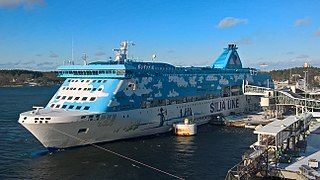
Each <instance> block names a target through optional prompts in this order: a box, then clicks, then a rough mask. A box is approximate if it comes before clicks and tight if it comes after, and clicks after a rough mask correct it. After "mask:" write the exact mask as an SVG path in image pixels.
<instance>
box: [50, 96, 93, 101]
mask: <svg viewBox="0 0 320 180" xmlns="http://www.w3.org/2000/svg"><path fill="white" fill-rule="evenodd" d="M60 98H61V100H65V99H66V98H67V96H62V97H61V96H57V97H56V99H60ZM72 98H73V96H69V97H68V99H67V100H72ZM79 99H80V97H75V98H74V99H73V100H75V101H77V100H79ZM87 99H88V97H82V99H81V101H86V100H87ZM94 100H96V97H91V98H90V99H89V101H94Z"/></svg>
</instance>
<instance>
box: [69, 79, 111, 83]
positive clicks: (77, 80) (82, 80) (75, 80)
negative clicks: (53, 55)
mask: <svg viewBox="0 0 320 180" xmlns="http://www.w3.org/2000/svg"><path fill="white" fill-rule="evenodd" d="M91 81H92V82H93V83H95V82H97V83H101V82H102V83H105V82H107V80H100V79H99V80H91ZM68 82H87V83H88V82H90V80H89V79H87V80H84V79H81V80H80V79H69V80H68Z"/></svg>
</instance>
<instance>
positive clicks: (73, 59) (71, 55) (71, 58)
mask: <svg viewBox="0 0 320 180" xmlns="http://www.w3.org/2000/svg"><path fill="white" fill-rule="evenodd" d="M71 60H72V62H74V59H73V36H72V40H71Z"/></svg>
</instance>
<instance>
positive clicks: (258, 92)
mask: <svg viewBox="0 0 320 180" xmlns="http://www.w3.org/2000/svg"><path fill="white" fill-rule="evenodd" d="M270 91H273V89H271V88H267V87H260V86H252V85H244V94H245V95H248V96H268V95H269V94H268V93H269V92H270Z"/></svg>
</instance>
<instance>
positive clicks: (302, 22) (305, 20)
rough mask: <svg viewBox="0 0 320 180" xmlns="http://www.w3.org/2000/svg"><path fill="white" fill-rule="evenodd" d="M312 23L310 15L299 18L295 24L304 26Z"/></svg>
mask: <svg viewBox="0 0 320 180" xmlns="http://www.w3.org/2000/svg"><path fill="white" fill-rule="evenodd" d="M308 24H310V19H309V18H308V17H305V18H301V19H297V20H296V21H295V22H294V26H296V27H298V26H304V25H308Z"/></svg>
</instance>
